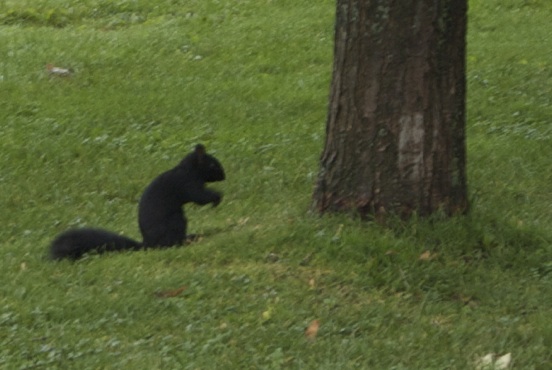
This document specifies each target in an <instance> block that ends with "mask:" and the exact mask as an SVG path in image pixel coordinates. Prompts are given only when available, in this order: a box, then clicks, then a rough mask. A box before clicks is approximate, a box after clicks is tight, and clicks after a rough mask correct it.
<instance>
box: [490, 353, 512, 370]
mask: <svg viewBox="0 0 552 370" xmlns="http://www.w3.org/2000/svg"><path fill="white" fill-rule="evenodd" d="M511 361H512V354H511V353H507V354H505V355H503V356H500V357H499V358H497V359H496V361H495V364H494V368H495V369H496V370H504V369H507V368H509V367H510V362H511Z"/></svg>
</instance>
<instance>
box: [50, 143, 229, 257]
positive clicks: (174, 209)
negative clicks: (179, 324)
mask: <svg viewBox="0 0 552 370" xmlns="http://www.w3.org/2000/svg"><path fill="white" fill-rule="evenodd" d="M224 179H225V174H224V169H223V168H222V165H221V164H220V162H219V161H218V160H217V159H216V158H215V157H213V156H212V155H209V154H207V153H206V151H205V147H204V146H203V145H201V144H198V145H196V147H195V149H194V151H193V152H191V153H190V154H188V155H187V156H186V157H184V159H183V160H182V161H181V162H180V163H179V164H178V165H177V166H176V167H174V168H173V169H171V170H168V171H167V172H164V173H162V174H161V175H159V176H157V177H156V178H155V179H154V180H153V181H152V182H151V183H150V184H149V185H148V187H147V188H146V190H145V191H144V193H143V194H142V197H141V198H140V203H139V206H138V223H139V225H140V232H141V233H142V238H143V241H142V242H141V243H140V242H138V241H135V240H132V239H130V238H127V237H125V236H122V235H118V234H115V233H113V232H110V231H106V230H102V229H93V228H82V229H72V230H68V231H65V232H63V233H61V234H60V235H58V236H57V237H56V238H55V239H54V241H53V242H52V244H51V246H50V257H51V258H52V259H54V260H59V259H63V258H68V259H78V258H80V257H82V256H83V255H84V254H85V253H88V252H92V251H95V252H97V253H103V252H109V251H120V250H139V249H145V248H163V247H171V246H176V245H182V244H183V243H184V242H185V241H186V239H187V235H186V226H187V222H186V217H185V216H184V211H183V209H182V206H183V205H184V204H186V203H189V202H194V203H196V204H200V205H205V204H208V203H212V204H213V207H216V206H217V205H218V204H219V203H220V201H221V199H222V195H221V194H220V193H218V192H216V191H213V190H209V189H207V188H205V183H207V182H215V181H222V180H224ZM188 238H190V236H189V235H188Z"/></svg>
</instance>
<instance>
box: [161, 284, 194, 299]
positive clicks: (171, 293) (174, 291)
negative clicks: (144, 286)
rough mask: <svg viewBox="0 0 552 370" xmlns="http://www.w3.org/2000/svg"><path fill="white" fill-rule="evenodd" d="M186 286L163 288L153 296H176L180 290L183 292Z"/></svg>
mask: <svg viewBox="0 0 552 370" xmlns="http://www.w3.org/2000/svg"><path fill="white" fill-rule="evenodd" d="M187 288H188V287H186V286H182V287H180V288H178V289H172V290H164V291H161V292H155V296H156V297H158V298H172V297H176V296H177V295H180V294H181V293H182V292H184V291H185V290H186V289H187Z"/></svg>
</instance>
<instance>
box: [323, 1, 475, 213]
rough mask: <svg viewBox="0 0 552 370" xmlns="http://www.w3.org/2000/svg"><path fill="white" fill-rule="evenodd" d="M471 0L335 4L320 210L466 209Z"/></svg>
mask: <svg viewBox="0 0 552 370" xmlns="http://www.w3.org/2000/svg"><path fill="white" fill-rule="evenodd" d="M466 13H467V0H401V1H393V0H337V15H336V27H335V49H334V67H333V78H332V85H331V91H330V102H329V112H328V117H327V123H326V125H327V126H326V143H325V147H324V151H323V153H322V156H321V169H320V173H319V177H318V181H317V184H316V188H315V191H314V195H313V207H314V209H316V210H318V211H319V212H326V211H336V212H342V211H347V212H350V211H353V212H358V213H359V214H360V216H362V217H367V216H368V217H369V216H371V215H372V216H383V215H386V214H389V213H394V214H398V215H401V216H403V217H408V216H410V215H412V214H413V213H416V214H418V215H422V216H425V215H429V214H432V213H434V212H436V211H438V210H439V211H442V212H444V213H446V214H448V215H451V214H457V213H464V212H467V210H468V201H467V189H466V174H465V166H466V150H465V95H466V82H465V48H466V39H465V36H466Z"/></svg>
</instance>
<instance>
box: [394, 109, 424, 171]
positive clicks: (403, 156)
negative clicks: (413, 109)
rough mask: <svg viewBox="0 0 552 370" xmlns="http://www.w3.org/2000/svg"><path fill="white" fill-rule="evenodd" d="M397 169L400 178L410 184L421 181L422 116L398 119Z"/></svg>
mask: <svg viewBox="0 0 552 370" xmlns="http://www.w3.org/2000/svg"><path fill="white" fill-rule="evenodd" d="M398 161H399V163H398V167H399V171H400V174H401V177H402V178H404V179H408V180H410V181H412V182H418V181H420V180H421V179H422V175H423V174H422V171H423V165H424V163H423V162H424V115H423V114H422V113H414V115H412V116H410V115H408V116H402V117H401V118H400V119H399V156H398Z"/></svg>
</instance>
